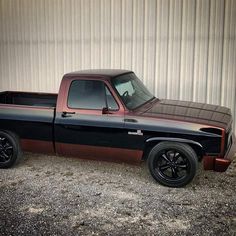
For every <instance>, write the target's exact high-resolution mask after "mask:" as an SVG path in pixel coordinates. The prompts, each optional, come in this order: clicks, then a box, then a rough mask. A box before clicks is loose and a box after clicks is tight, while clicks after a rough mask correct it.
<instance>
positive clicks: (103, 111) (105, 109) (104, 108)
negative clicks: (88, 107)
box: [102, 107, 110, 115]
mask: <svg viewBox="0 0 236 236" xmlns="http://www.w3.org/2000/svg"><path fill="white" fill-rule="evenodd" d="M102 114H103V115H106V114H110V112H109V109H108V107H103V108H102Z"/></svg>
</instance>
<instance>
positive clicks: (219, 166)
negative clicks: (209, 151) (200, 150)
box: [203, 134, 236, 172]
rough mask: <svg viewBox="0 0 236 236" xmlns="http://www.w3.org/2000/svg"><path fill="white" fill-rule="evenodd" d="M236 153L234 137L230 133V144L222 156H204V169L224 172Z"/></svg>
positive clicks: (235, 139)
mask: <svg viewBox="0 0 236 236" xmlns="http://www.w3.org/2000/svg"><path fill="white" fill-rule="evenodd" d="M235 153H236V138H235V135H234V134H233V135H232V144H231V146H230V148H229V149H228V151H227V152H226V154H225V156H224V157H213V156H204V157H203V164H204V169H205V170H215V171H218V172H224V171H226V170H227V169H228V167H229V165H230V163H231V162H232V160H233V158H234V156H235Z"/></svg>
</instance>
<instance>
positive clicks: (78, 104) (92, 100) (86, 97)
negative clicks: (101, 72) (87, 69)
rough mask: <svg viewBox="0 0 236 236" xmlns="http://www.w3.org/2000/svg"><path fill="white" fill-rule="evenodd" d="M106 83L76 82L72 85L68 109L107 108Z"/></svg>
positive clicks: (92, 81)
mask: <svg viewBox="0 0 236 236" xmlns="http://www.w3.org/2000/svg"><path fill="white" fill-rule="evenodd" d="M104 89H105V88H104V83H103V82H102V81H95V80H75V81H73V82H72V83H71V86H70V90H69V95H68V107H69V108H74V109H96V110H102V108H104V107H106V101H105V94H104V93H105V90H104Z"/></svg>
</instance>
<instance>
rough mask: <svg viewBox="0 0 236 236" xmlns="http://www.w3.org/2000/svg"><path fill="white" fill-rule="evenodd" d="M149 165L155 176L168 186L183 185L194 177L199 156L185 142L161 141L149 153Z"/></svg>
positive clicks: (158, 180)
mask: <svg viewBox="0 0 236 236" xmlns="http://www.w3.org/2000/svg"><path fill="white" fill-rule="evenodd" d="M147 161H148V167H149V170H150V173H151V175H152V176H153V178H154V179H155V180H156V181H157V182H159V183H160V184H162V185H165V186H168V187H183V186H185V185H187V184H188V183H190V182H191V181H192V179H193V178H194V176H195V174H196V171H197V167H198V158H197V155H196V153H195V152H194V150H193V149H192V148H191V147H190V146H189V145H187V144H184V143H173V142H161V143H159V144H157V145H156V146H155V147H154V148H153V149H152V150H151V152H150V153H149V156H148V160H147Z"/></svg>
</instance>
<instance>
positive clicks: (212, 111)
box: [138, 99, 232, 130]
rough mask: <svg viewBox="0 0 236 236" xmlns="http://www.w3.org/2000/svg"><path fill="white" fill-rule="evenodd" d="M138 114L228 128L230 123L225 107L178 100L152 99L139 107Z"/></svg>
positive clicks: (229, 114)
mask: <svg viewBox="0 0 236 236" xmlns="http://www.w3.org/2000/svg"><path fill="white" fill-rule="evenodd" d="M138 113H139V115H141V116H145V117H152V118H163V119H169V120H176V121H183V122H190V123H198V124H204V125H209V126H216V127H220V128H223V129H226V130H228V129H229V128H230V126H231V123H232V115H231V111H230V109H229V108H227V107H222V106H217V105H210V104H205V103H196V102H189V101H178V100H168V99H163V100H158V99H156V100H154V101H152V102H150V103H149V104H146V105H145V106H143V107H141V108H140V109H139V111H138Z"/></svg>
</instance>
